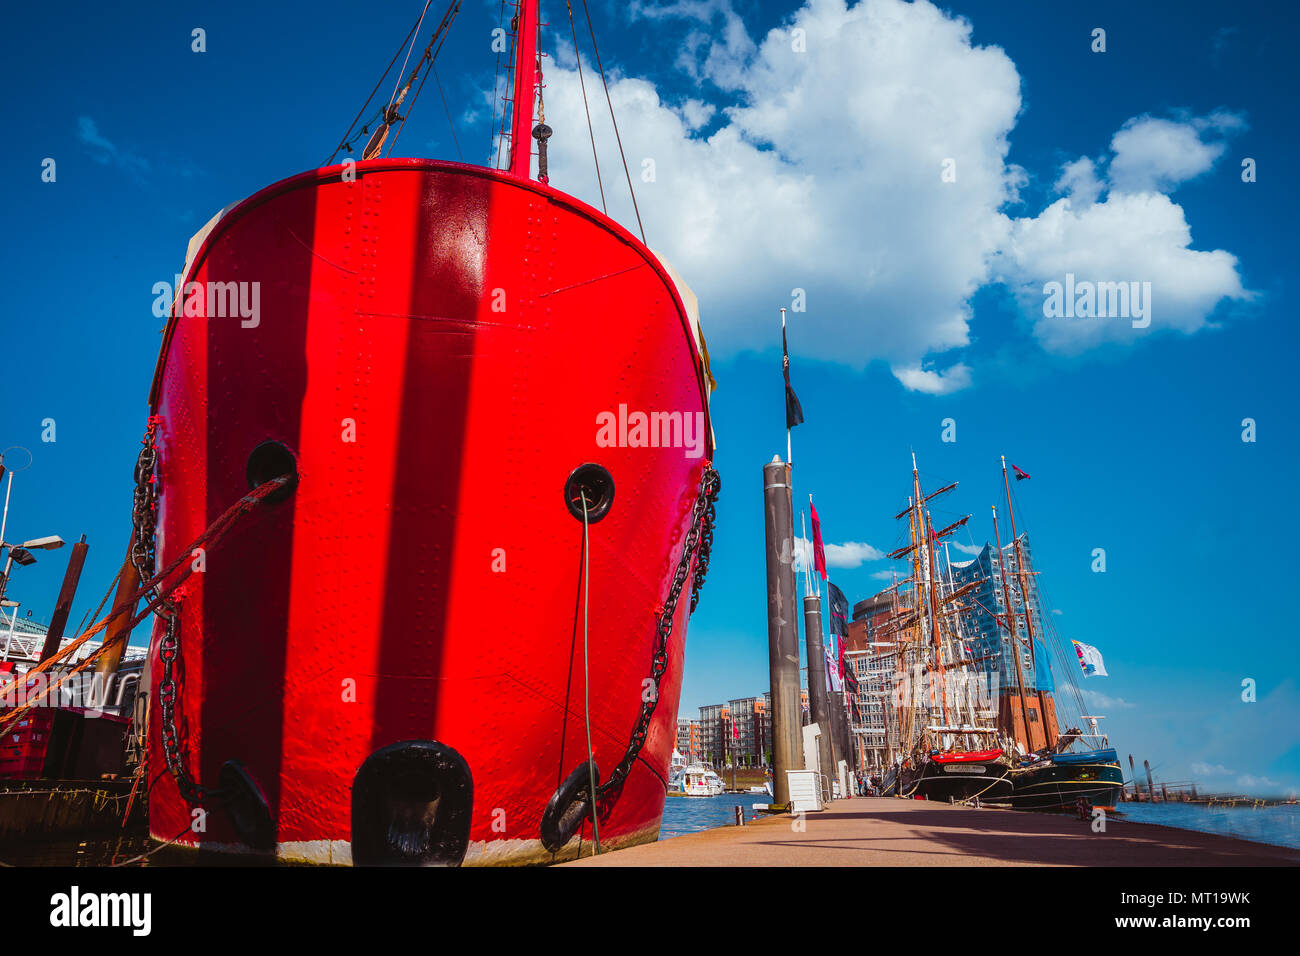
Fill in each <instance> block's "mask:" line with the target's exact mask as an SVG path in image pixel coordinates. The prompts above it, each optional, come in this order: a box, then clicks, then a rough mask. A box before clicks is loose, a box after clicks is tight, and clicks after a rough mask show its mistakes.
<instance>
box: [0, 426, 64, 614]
mask: <svg viewBox="0 0 1300 956" xmlns="http://www.w3.org/2000/svg"><path fill="white" fill-rule="evenodd" d="M14 449H17V450H19V451H24V452H27V464H25V465H23V466H22V467H21V468H14V467H13V466H12V465H9V466H6V465H5V456H6V455H8V454H9V453H10V452H11V451H13V450H14ZM31 466H32V453H31V452H30V451H28V450H27V449H26V448H24V447H23V446H22V445H10V446H9V447H8V448H6V449H5V450H4V451H0V478H4V477H5V475H6V474H8V476H9V480H8V481H7V482H6V483H5V506H4V513H3V514H2V515H0V551H8V552H9V554H8V557H6V558H5V569H4V572H3V573H0V601H2V600H4V596H5V589H6V588H7V587H8V586H9V572H10V570H11V569H12V568H13V566H14V562H15V561H17V562H18V564H19V566H21V567H27V566H28V565H31V564H35V563H36V556H35V555H34V554H32V551H33V550H38V551H52V550H54V549H55V548H61V547H63V539H62V538H60V537H59V536H58V535H57V534H51V535H46V536H45V537H43V538H32V539H31V540H30V541H24V542H23V543H22V544H10V543H9V542H7V541H5V532H6V531H7V530H8V528H9V498H10V496H11V495H12V494H13V490H14V475H16V474H17V473H18V472H20V471H26V470H27V469H28V468H30V467H31Z"/></svg>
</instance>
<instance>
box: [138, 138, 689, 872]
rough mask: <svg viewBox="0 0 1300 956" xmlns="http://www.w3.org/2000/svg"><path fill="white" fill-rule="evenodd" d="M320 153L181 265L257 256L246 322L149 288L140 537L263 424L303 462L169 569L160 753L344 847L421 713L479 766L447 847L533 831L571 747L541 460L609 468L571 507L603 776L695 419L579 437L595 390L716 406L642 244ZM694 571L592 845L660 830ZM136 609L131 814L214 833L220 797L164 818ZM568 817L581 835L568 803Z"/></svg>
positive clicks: (581, 753) (228, 266) (229, 469)
mask: <svg viewBox="0 0 1300 956" xmlns="http://www.w3.org/2000/svg"><path fill="white" fill-rule="evenodd" d="M341 171H342V167H331V168H328V169H322V170H318V171H313V172H310V173H305V174H303V175H300V176H297V177H294V178H292V179H289V180H286V181H284V182H282V183H279V184H277V185H275V186H272V187H270V188H268V189H266V190H264V191H263V192H261V193H258V194H257V195H255V196H253V197H251V198H250V199H248V200H246V201H245V202H244V203H242V204H240V206H238V207H236V208H235V209H234V210H233V211H231V212H230V213H228V214H227V215H226V216H225V217H224V218H223V219H222V220H221V222H220V223H219V224H218V225H217V226H216V227H215V228H214V230H213V231H212V232H211V234H210V235H209V236H208V237H207V239H206V240H205V242H204V245H203V248H202V250H201V251H200V252H199V254H198V255H197V256H196V257H195V260H194V262H193V264H192V266H191V269H190V274H189V276H188V277H187V278H189V279H190V280H192V281H197V282H202V283H211V282H229V281H234V282H257V283H260V317H259V318H260V321H259V322H258V324H257V325H256V326H255V327H245V326H246V325H247V322H248V320H244V321H241V319H240V317H238V316H234V317H228V318H221V317H217V316H208V315H207V314H206V310H205V309H201V310H199V311H200V312H203V313H205V314H199V315H190V316H185V315H181V316H173V318H172V319H171V321H170V322H169V325H168V328H167V332H166V336H165V340H164V345H163V349H162V354H161V355H160V357H159V363H158V370H157V374H156V378H155V382H154V389H153V394H152V400H151V403H152V406H153V411H154V413H155V414H156V415H158V416H159V418H160V424H159V429H158V435H159V438H158V442H159V449H160V464H159V468H160V473H161V503H160V509H159V538H158V561H159V566H160V567H161V566H165V565H166V564H167V563H168V562H170V561H172V560H173V559H174V558H176V557H177V554H178V550H179V549H181V548H183V547H185V546H186V545H187V544H188V542H190V541H192V540H193V539H194V538H196V537H197V536H198V535H199V534H200V533H201V532H202V531H203V529H204V528H205V527H206V526H207V525H208V523H209V522H210V521H211V520H213V519H214V518H215V517H216V516H217V515H219V514H220V513H221V512H222V511H223V510H224V509H225V508H226V507H227V506H229V505H230V504H231V503H232V502H233V501H235V500H236V499H237V498H238V497H239V496H240V495H242V494H244V493H246V491H247V489H248V484H247V481H246V478H245V463H246V461H247V459H248V456H249V454H250V452H252V450H253V449H254V447H255V446H257V445H258V444H259V443H261V442H263V441H265V440H267V439H274V440H277V441H280V442H283V443H284V444H285V445H287V446H288V447H289V448H290V449H292V450H293V451H294V453H295V454H296V455H297V456H298V463H299V472H300V475H301V480H300V483H299V485H298V488H297V490H296V492H295V493H294V494H293V495H292V497H290V498H289V499H288V500H286V501H283V502H280V503H277V504H274V505H270V506H267V507H266V508H265V509H262V510H260V511H258V512H255V513H254V514H252V515H250V516H249V517H248V518H246V519H244V521H243V522H242V523H241V524H240V525H239V526H238V527H237V528H235V530H234V531H233V532H232V533H231V534H230V535H229V537H228V538H227V539H226V540H225V541H223V542H222V544H221V546H220V548H219V549H218V550H216V551H214V552H213V553H212V554H210V555H208V556H207V558H206V570H205V571H204V572H203V573H201V574H195V575H193V577H192V578H190V580H189V581H187V582H186V584H185V585H184V588H183V595H182V604H181V612H180V613H181V627H180V643H181V652H182V661H183V665H182V667H181V674H182V680H181V690H180V715H181V719H180V729H181V733H182V739H183V741H184V748H183V752H184V759H185V762H186V765H187V767H188V768H189V771H190V773H191V774H192V775H193V776H194V777H195V778H197V780H198V781H199V782H200V783H201V784H202V785H204V786H207V787H215V786H216V785H217V774H218V771H219V769H220V767H221V765H222V764H223V763H224V762H225V761H227V760H230V759H237V760H240V761H242V762H243V763H244V764H245V765H246V766H247V768H248V769H249V771H250V772H251V774H252V775H253V776H254V777H255V779H256V780H257V782H258V784H259V785H260V787H261V788H262V790H263V791H264V792H265V795H266V797H267V800H268V802H269V804H270V807H271V810H272V814H273V817H274V821H275V827H276V834H275V838H276V843H277V844H278V847H279V853H280V855H281V856H284V857H290V858H303V859H313V860H319V861H327V862H328V861H332V862H340V861H346V860H348V859H349V858H350V851H349V849H348V841H349V839H350V818H349V813H350V810H349V808H350V798H351V785H352V781H353V777H354V775H355V774H356V772H357V769H358V767H359V766H360V765H361V763H362V762H363V761H364V760H365V759H366V757H367V756H368V755H370V754H371V753H372V752H374V751H375V750H377V749H379V748H380V747H383V746H385V745H388V744H391V743H394V742H396V741H402V740H410V739H431V740H436V741H439V742H442V743H444V744H447V745H449V746H451V747H454V748H455V749H456V750H457V751H459V752H460V754H462V755H463V756H464V758H465V760H466V761H467V762H468V764H469V767H470V770H471V773H472V774H473V782H474V807H473V822H472V827H471V833H470V839H471V845H470V849H469V852H468V855H467V857H466V860H465V862H466V863H468V864H473V863H477V862H531V861H537V862H544V861H549V860H552V859H554V858H556V857H553V855H552V854H550V853H547V852H545V851H544V850H543V849H542V847H541V846H540V844H539V842H538V835H539V834H538V831H539V822H540V817H541V814H542V811H543V808H544V806H545V804H546V802H547V800H548V799H549V798H550V796H551V794H552V793H553V792H554V791H555V789H556V788H557V786H558V785H559V783H560V782H561V781H562V780H563V779H564V777H566V776H567V775H568V774H569V773H570V771H572V770H573V769H574V767H575V766H577V765H579V764H580V763H581V762H582V760H583V759H584V757H585V750H586V745H585V739H584V724H583V689H584V688H583V672H582V630H581V625H582V622H581V616H580V614H581V608H580V605H579V603H578V595H579V590H578V589H579V581H580V571H581V565H580V556H581V535H582V525H581V523H580V522H578V521H575V520H574V518H573V517H572V516H571V515H570V514H569V513H568V511H567V510H566V508H565V505H564V501H563V496H562V488H563V485H564V481H565V479H566V478H567V476H568V475H569V473H570V472H571V471H572V470H573V469H574V468H575V467H576V466H578V465H579V464H582V463H584V462H588V461H591V462H597V463H599V464H602V465H604V466H605V467H607V468H608V469H609V470H610V472H611V473H612V475H613V478H614V481H615V484H616V488H617V492H616V497H615V500H614V504H613V507H612V509H611V510H610V512H609V514H608V515H607V516H606V517H605V518H604V519H603V520H602V521H601V522H600V523H598V524H595V525H593V526H592V527H591V589H590V595H591V609H590V620H591V646H590V673H591V686H590V692H591V721H592V742H593V747H594V750H595V757H596V760H597V763H598V765H599V766H600V768H601V770H602V772H603V773H605V774H606V775H608V773H609V771H610V770H612V769H613V767H614V765H615V764H616V763H617V762H618V760H619V758H620V757H621V756H622V754H623V752H624V750H625V748H626V747H627V744H628V738H629V735H630V733H631V731H632V728H633V725H634V723H635V721H636V717H637V713H638V710H639V708H640V705H641V699H642V693H643V689H644V686H643V682H644V681H645V679H646V678H647V676H648V675H649V673H650V667H651V647H652V643H653V641H654V621H655V618H656V615H657V613H658V611H659V609H660V608H661V607H662V604H663V601H664V599H665V596H666V595H667V593H668V589H669V584H670V581H671V578H672V573H673V570H674V567H675V565H676V562H677V560H678V557H679V555H680V552H681V544H682V540H683V537H684V535H685V532H686V529H687V527H688V526H689V520H690V509H691V506H692V503H693V501H694V499H695V494H696V488H697V486H698V482H699V478H700V475H701V473H702V469H703V468H704V466H705V462H706V460H707V459H708V458H710V457H711V451H712V449H711V442H709V441H708V439H707V437H706V446H705V448H704V455H703V456H702V457H690V456H688V455H687V454H686V453H685V452H684V450H683V449H682V448H631V447H611V448H605V447H600V446H599V445H598V444H597V441H596V436H597V427H596V416H597V415H598V414H599V413H600V412H604V411H610V412H615V413H616V412H617V411H618V408H619V405H620V404H626V405H627V406H628V408H629V409H631V410H642V411H646V412H651V411H681V412H685V413H700V414H701V415H702V417H703V421H704V423H705V432H704V434H705V436H708V435H710V434H711V432H710V431H709V430H708V424H707V422H708V415H707V413H708V409H707V402H706V399H705V394H704V388H703V384H702V382H703V378H702V376H703V370H702V367H701V364H700V359H699V356H698V353H697V350H696V348H695V345H694V338H693V333H692V331H691V329H690V326H689V321H688V319H687V318H686V316H685V313H684V311H683V308H682V304H681V300H680V297H679V296H678V294H677V291H676V290H675V288H674V286H673V284H672V282H671V280H670V279H669V278H668V276H667V274H666V273H665V272H664V271H663V269H662V267H661V266H660V265H659V263H658V262H657V261H656V260H655V259H654V257H653V256H652V255H651V254H650V253H649V252H648V250H646V249H645V247H644V246H643V245H641V244H640V243H639V242H637V241H636V240H635V239H634V238H633V237H632V236H631V235H629V234H628V233H627V232H626V231H625V230H623V229H622V228H621V227H619V226H618V225H616V224H615V223H613V222H612V221H610V220H608V219H606V218H605V217H603V216H602V215H601V214H600V213H598V212H596V211H595V210H593V209H591V208H590V207H587V206H585V205H583V204H581V203H579V202H577V201H575V200H573V199H571V198H569V197H567V196H565V195H563V194H562V193H559V192H557V191H555V190H553V189H550V188H549V187H546V186H544V185H541V184H538V183H532V182H527V181H521V180H518V179H515V178H512V177H511V176H509V175H508V174H506V173H500V172H494V171H491V170H485V169H479V168H475V167H467V166H459V165H456V164H448V163H439V162H433V161H426V160H372V161H368V162H363V163H359V164H357V166H356V171H357V174H358V176H357V179H356V181H355V182H344V181H341V179H340V173H341ZM353 437H354V439H355V440H349V438H353ZM503 567H504V570H503V569H502V568H503ZM689 590H690V584H689V582H688V584H687V587H686V590H685V592H684V593H683V596H682V600H681V602H680V603H679V605H678V609H677V614H676V619H675V626H674V630H673V634H672V639H671V642H670V646H669V661H670V662H669V666H668V671H667V674H666V676H665V677H664V679H663V683H662V685H661V695H660V699H659V703H658V706H657V709H656V711H655V714H654V719H653V723H652V726H651V731H650V734H649V738H648V741H647V744H646V746H645V749H644V750H643V751H642V754H641V758H640V759H639V760H638V761H637V763H636V764H635V766H634V768H633V769H632V771H631V774H630V776H629V779H628V782H627V785H626V786H625V787H624V789H623V792H622V794H621V796H620V797H619V799H618V800H617V802H616V803H615V804H614V806H613V807H612V809H611V810H610V812H609V815H608V818H607V819H602V820H601V828H600V830H601V839H602V843H604V844H608V845H615V846H616V845H619V844H621V843H630V842H639V841H645V840H652V839H654V838H655V837H656V835H657V832H658V825H659V820H660V817H661V815H662V811H663V805H664V799H665V790H666V786H665V781H666V779H667V775H668V763H669V758H670V752H671V750H672V746H673V741H674V736H675V719H676V713H677V704H678V696H679V692H680V683H681V664H682V651H683V646H684V641H685V636H686V620H687V615H688V609H689V604H690V601H689ZM160 637H161V632H160V631H158V630H157V629H156V630H155V634H154V641H153V647H152V649H151V653H152V663H151V667H152V673H153V674H154V675H155V678H154V692H153V700H152V701H151V708H152V719H151V721H150V768H151V770H152V771H153V772H154V773H155V774H163V779H162V780H160V781H159V782H158V783H157V784H156V785H155V786H154V787H153V789H152V790H151V792H150V798H149V810H150V829H151V832H152V834H153V835H154V836H155V837H157V838H160V839H172V838H174V837H176V835H177V834H178V833H185V835H184V836H183V837H182V839H181V841H180V842H182V843H190V844H195V843H202V844H205V845H208V846H212V847H215V848H226V847H231V846H233V845H234V844H236V843H237V842H238V841H237V839H236V836H235V834H234V831H233V830H232V828H231V826H230V824H229V823H228V821H227V820H226V819H225V817H224V816H223V814H222V813H221V812H220V810H219V807H218V806H217V805H215V804H213V805H211V806H210V807H209V809H211V810H213V811H214V812H212V813H210V814H209V816H208V819H207V829H206V832H203V833H193V832H186V827H187V824H188V823H189V821H190V808H189V806H188V805H187V804H186V803H185V801H184V800H183V799H182V797H181V795H180V793H179V791H178V788H177V786H176V784H175V782H174V781H173V780H172V779H171V778H170V777H167V776H166V774H165V772H164V767H165V763H164V755H163V751H162V747H161V745H160V739H159V729H158V728H159V720H158V715H159V707H158V701H157V686H158V677H157V675H159V674H160V673H161V665H160V662H159V660H158V642H159V639H160ZM353 689H354V690H353ZM582 835H583V836H582V844H581V845H582V847H583V848H584V849H583V852H589V846H590V845H589V842H587V840H589V837H590V826H589V824H588V825H587V826H585V827H584V829H583V831H582ZM578 846H579V838H577V837H575V839H574V840H573V841H571V843H570V844H569V845H568V846H567V847H566V848H565V849H564V850H563V851H562V852H561V854H560V855H559V858H564V857H566V856H573V855H575V854H576V853H577V851H578Z"/></svg>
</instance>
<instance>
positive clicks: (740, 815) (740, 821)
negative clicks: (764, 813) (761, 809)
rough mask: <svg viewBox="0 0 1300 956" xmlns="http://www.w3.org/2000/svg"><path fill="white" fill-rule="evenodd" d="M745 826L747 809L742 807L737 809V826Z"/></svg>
mask: <svg viewBox="0 0 1300 956" xmlns="http://www.w3.org/2000/svg"><path fill="white" fill-rule="evenodd" d="M744 825H745V808H744V807H742V806H737V807H736V826H738V827H743V826H744Z"/></svg>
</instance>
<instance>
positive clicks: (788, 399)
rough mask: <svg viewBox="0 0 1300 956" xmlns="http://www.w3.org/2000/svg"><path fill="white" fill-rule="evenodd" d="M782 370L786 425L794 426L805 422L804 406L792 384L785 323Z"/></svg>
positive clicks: (782, 330) (782, 333)
mask: <svg viewBox="0 0 1300 956" xmlns="http://www.w3.org/2000/svg"><path fill="white" fill-rule="evenodd" d="M781 370H782V372H784V373H785V427H786V428H794V426H795V425H800V424H802V423H803V406H802V405H800V404H799V396H798V395H796V394H795V393H794V386H792V385H791V384H790V351H789V349H787V348H786V344H785V324H784V323H782V325H781Z"/></svg>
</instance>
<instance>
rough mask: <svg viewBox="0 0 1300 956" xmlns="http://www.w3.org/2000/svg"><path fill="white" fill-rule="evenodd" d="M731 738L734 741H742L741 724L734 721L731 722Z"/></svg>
mask: <svg viewBox="0 0 1300 956" xmlns="http://www.w3.org/2000/svg"><path fill="white" fill-rule="evenodd" d="M731 736H732V739H734V740H739V739H740V724H738V723H736V722H735V721H734V720H733V721H732V722H731Z"/></svg>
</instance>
